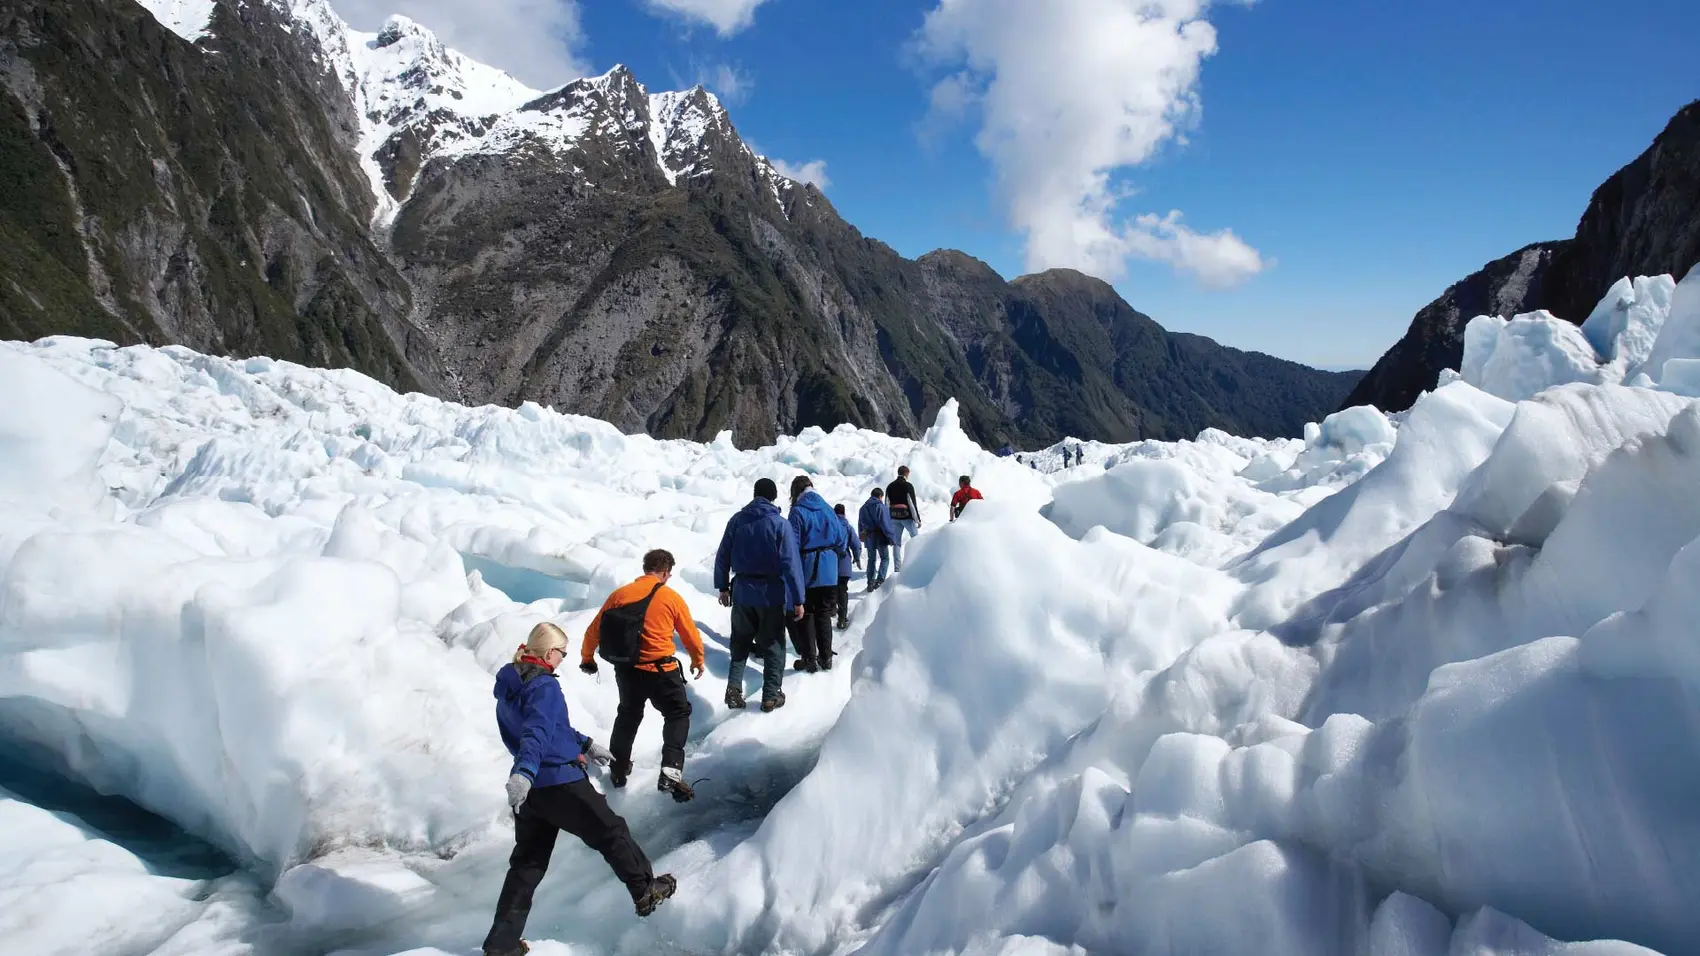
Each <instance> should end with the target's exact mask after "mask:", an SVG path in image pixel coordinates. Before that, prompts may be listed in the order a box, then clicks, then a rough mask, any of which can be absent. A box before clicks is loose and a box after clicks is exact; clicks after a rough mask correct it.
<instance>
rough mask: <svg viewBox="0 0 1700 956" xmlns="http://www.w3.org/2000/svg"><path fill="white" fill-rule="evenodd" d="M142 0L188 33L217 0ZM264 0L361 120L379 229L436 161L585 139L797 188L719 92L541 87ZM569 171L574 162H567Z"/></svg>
mask: <svg viewBox="0 0 1700 956" xmlns="http://www.w3.org/2000/svg"><path fill="white" fill-rule="evenodd" d="M144 2H145V4H146V6H147V7H148V9H149V10H150V11H152V12H153V14H154V16H155V17H156V18H157V19H159V20H160V22H162V23H164V24H165V25H166V26H168V27H170V28H171V29H172V30H174V31H175V32H177V33H179V34H180V35H182V36H184V37H187V38H189V39H191V40H193V39H196V38H198V37H200V36H204V35H205V33H206V29H207V23H208V22H209V21H210V18H211V15H212V10H213V6H214V0H144ZM269 2H270V3H272V4H273V5H274V6H275V8H276V9H278V10H279V11H280V12H283V13H285V14H286V15H287V16H288V17H289V19H290V21H291V22H292V23H294V24H295V25H296V27H297V28H298V29H300V30H303V31H304V32H305V33H306V34H307V35H309V36H310V37H312V39H313V40H314V41H315V42H316V44H317V46H318V48H319V51H320V54H321V55H322V57H323V59H324V67H325V69H326V70H327V71H329V72H330V73H331V74H332V75H333V76H334V77H335V78H336V79H337V81H338V82H339V83H340V84H341V86H342V88H343V90H344V92H345V93H346V94H347V96H348V97H349V101H350V103H351V105H352V107H353V109H354V112H355V113H356V115H357V116H358V117H359V120H360V143H359V151H360V159H361V164H362V166H363V167H364V168H365V170H366V173H367V175H368V177H369V178H370V180H371V183H372V191H373V195H374V196H375V198H376V199H377V203H378V207H377V212H376V215H375V220H376V222H375V225H378V226H383V225H386V224H387V223H388V222H389V221H390V220H392V219H393V218H394V216H395V215H396V213H397V212H398V211H399V209H400V204H401V203H402V202H403V201H405V199H406V198H407V196H408V194H409V193H410V192H411V190H412V188H413V184H414V180H415V179H416V177H417V176H418V174H419V172H420V171H421V170H422V169H424V167H425V165H426V164H427V163H429V162H430V161H431V160H433V159H436V158H445V159H455V158H459V157H465V156H473V155H505V154H510V153H516V152H520V151H523V150H540V151H542V152H544V153H546V154H552V155H554V156H558V157H563V158H564V157H566V156H567V155H568V154H570V153H572V152H573V151H574V150H577V149H580V148H582V147H583V146H585V145H586V143H587V142H588V141H589V140H595V141H597V142H599V143H601V144H602V145H603V146H605V147H606V148H608V149H609V150H610V151H611V153H610V155H612V156H615V157H619V156H631V155H633V154H634V153H648V154H650V155H651V156H652V157H653V161H654V162H655V164H656V166H657V167H658V169H659V171H660V173H661V174H662V176H663V177H665V178H666V180H667V182H668V183H669V184H672V185H680V184H682V183H684V182H689V181H692V180H694V179H697V178H699V177H703V176H707V175H710V174H712V173H714V172H716V164H715V162H714V158H715V156H716V154H720V155H722V156H724V155H727V154H726V153H723V152H721V150H722V149H730V150H734V151H737V152H741V153H743V154H745V155H747V156H748V157H749V159H750V160H751V161H752V162H753V164H754V166H755V168H756V173H757V175H758V177H759V178H760V179H761V180H763V181H765V183H766V185H767V186H768V187H769V188H770V189H771V191H772V194H773V196H774V198H775V200H776V201H778V202H779V203H780V205H781V206H783V205H784V196H785V193H786V192H787V191H788V190H789V189H791V188H793V187H795V186H796V184H795V183H793V182H791V181H790V180H788V179H786V178H785V177H784V176H781V175H780V174H779V173H778V172H777V171H776V170H775V169H774V167H773V165H772V164H771V163H769V162H768V161H767V160H766V159H765V158H763V157H761V156H759V155H757V154H756V153H755V152H754V151H753V150H751V149H750V148H749V146H748V145H746V144H745V143H744V142H743V140H742V139H741V138H740V137H739V136H738V133H737V130H736V129H735V128H734V127H733V125H732V120H731V117H730V116H729V115H728V114H727V112H726V108H725V106H724V105H723V104H722V103H721V102H720V99H719V98H718V97H716V96H715V95H714V94H713V93H711V92H710V91H708V90H707V89H705V88H704V87H702V86H700V85H699V86H695V87H692V88H690V89H688V90H682V91H665V92H658V93H651V92H649V91H648V90H647V89H646V88H645V87H644V86H643V84H641V83H639V82H638V80H637V78H636V76H635V75H634V74H633V73H632V71H631V69H630V68H628V67H627V66H625V65H624V64H616V65H615V66H614V67H613V68H611V69H610V70H608V71H607V72H606V73H604V74H602V75H600V76H592V77H583V78H579V79H575V80H573V81H571V82H569V83H567V84H565V85H563V86H560V87H557V88H555V89H553V90H550V91H547V92H545V91H540V90H536V89H533V88H531V87H529V86H527V85H526V84H524V83H522V82H520V81H519V80H518V79H516V78H514V77H513V76H512V75H510V74H508V73H506V72H504V71H502V70H500V69H497V68H495V67H492V66H489V65H487V64H484V63H480V62H478V61H477V60H474V59H472V58H471V57H468V56H465V55H464V54H462V53H460V52H458V51H456V50H455V49H453V48H452V47H450V46H449V45H447V44H446V43H444V42H443V41H442V39H441V38H439V37H438V36H437V35H436V33H434V32H433V31H432V30H431V29H430V28H429V27H427V26H426V25H424V24H422V23H419V22H418V21H415V20H413V19H411V18H409V17H406V16H402V15H399V14H397V15H393V16H391V17H389V18H388V19H387V20H386V21H385V22H384V24H383V26H382V27H381V28H380V29H379V30H378V31H377V32H375V33H368V32H364V31H360V30H356V29H354V28H352V27H350V26H349V25H348V23H347V22H346V21H344V20H343V19H342V17H341V16H340V15H338V14H337V12H336V11H335V9H334V8H333V7H332V6H331V3H330V2H329V0H269ZM645 142H647V143H648V144H649V146H648V148H647V149H646V148H645V146H644V143H645ZM570 168H572V169H574V170H577V169H580V168H581V164H580V163H579V162H577V161H572V162H571V163H570Z"/></svg>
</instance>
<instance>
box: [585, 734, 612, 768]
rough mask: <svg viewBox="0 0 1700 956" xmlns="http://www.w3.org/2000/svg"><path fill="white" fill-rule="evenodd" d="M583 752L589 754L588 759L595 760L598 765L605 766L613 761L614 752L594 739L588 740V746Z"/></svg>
mask: <svg viewBox="0 0 1700 956" xmlns="http://www.w3.org/2000/svg"><path fill="white" fill-rule="evenodd" d="M585 752H586V753H588V754H590V759H592V760H594V761H596V765H597V766H598V767H606V766H608V765H609V764H611V763H613V762H614V754H613V753H612V752H611V751H610V750H609V749H608V748H607V747H604V746H602V745H601V744H599V743H597V742H596V741H594V740H592V741H591V742H590V747H589V748H587V749H586V751H585Z"/></svg>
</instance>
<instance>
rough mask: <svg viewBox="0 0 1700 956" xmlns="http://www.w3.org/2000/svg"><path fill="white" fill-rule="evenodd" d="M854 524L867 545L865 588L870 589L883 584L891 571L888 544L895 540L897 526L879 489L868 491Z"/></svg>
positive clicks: (883, 492)
mask: <svg viewBox="0 0 1700 956" xmlns="http://www.w3.org/2000/svg"><path fill="white" fill-rule="evenodd" d="M856 527H857V529H858V530H859V531H861V534H862V543H863V544H864V545H867V548H868V590H870V591H872V590H875V589H877V588H878V587H879V586H880V585H882V584H884V583H885V575H886V572H888V571H890V570H891V546H892V545H894V544H896V543H897V528H896V526H895V524H894V523H893V522H892V520H891V512H890V511H889V510H888V509H887V508H886V506H885V491H884V490H883V489H881V488H878V487H875V488H874V490H873V491H870V492H868V500H867V501H864V502H862V510H861V511H859V512H857V514H856Z"/></svg>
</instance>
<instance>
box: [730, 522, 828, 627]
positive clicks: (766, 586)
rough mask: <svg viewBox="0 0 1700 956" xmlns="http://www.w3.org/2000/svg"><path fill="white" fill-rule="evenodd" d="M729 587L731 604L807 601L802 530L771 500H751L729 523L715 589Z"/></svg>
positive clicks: (793, 604)
mask: <svg viewBox="0 0 1700 956" xmlns="http://www.w3.org/2000/svg"><path fill="white" fill-rule="evenodd" d="M833 583H834V584H836V583H838V582H837V581H836V580H834V581H833ZM728 587H730V588H731V589H732V603H733V604H737V605H741V606H743V607H783V608H793V607H796V606H797V605H799V604H801V603H803V588H804V584H803V562H802V558H801V556H800V555H799V554H798V552H797V534H796V532H794V531H792V530H791V524H790V522H788V521H786V520H785V517H784V516H783V515H781V514H780V513H779V506H778V505H776V504H774V503H773V502H771V501H768V500H767V499H766V498H755V499H753V500H751V501H750V503H749V504H747V505H745V506H744V508H743V510H742V511H739V512H738V513H737V514H735V515H733V516H732V520H731V521H728V522H726V533H725V534H724V535H722V536H721V538H720V550H719V551H717V552H715V555H714V589H715V590H716V591H724V590H726V589H727V588H728Z"/></svg>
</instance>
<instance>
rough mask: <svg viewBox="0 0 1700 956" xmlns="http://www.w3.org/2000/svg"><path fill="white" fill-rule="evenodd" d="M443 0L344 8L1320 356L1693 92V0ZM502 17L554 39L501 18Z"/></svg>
mask: <svg viewBox="0 0 1700 956" xmlns="http://www.w3.org/2000/svg"><path fill="white" fill-rule="evenodd" d="M333 2H334V0H333ZM445 2H448V0H391V2H388V3H386V2H384V0H347V2H346V3H344V4H338V6H339V9H341V8H342V7H344V6H346V5H348V4H352V5H353V9H351V10H349V9H345V10H344V14H345V16H348V18H349V19H350V20H351V21H352V22H354V23H355V24H356V25H357V26H368V27H369V26H371V25H372V24H371V22H370V20H371V18H372V13H373V12H374V11H375V10H376V8H379V7H385V6H387V7H390V8H393V9H394V10H396V11H398V12H405V13H408V14H409V15H412V16H414V17H415V18H416V19H418V20H420V21H421V22H423V23H425V24H426V25H427V26H431V27H433V28H435V29H437V30H439V32H441V33H443V34H444V38H445V40H447V41H449V42H450V43H451V44H452V45H456V46H458V47H460V48H462V49H463V50H465V51H466V52H467V53H469V54H471V55H474V56H477V57H478V58H480V59H484V60H486V61H488V62H492V63H494V64H496V65H498V66H502V67H504V68H507V69H509V70H510V71H512V72H514V73H516V75H519V76H520V78H522V79H524V80H526V81H527V82H529V83H531V84H532V85H534V86H539V87H546V86H553V85H558V83H560V82H564V81H565V80H566V79H570V78H571V74H573V73H575V72H581V71H582V72H600V71H602V70H605V69H607V68H608V67H610V66H612V65H613V64H615V63H626V64H628V65H629V66H631V67H632V68H633V69H634V70H635V71H636V73H637V75H638V77H639V79H640V80H642V81H643V82H644V83H645V84H646V85H647V86H649V87H650V88H651V89H652V90H653V89H662V88H672V87H677V86H681V85H690V84H692V83H695V82H699V81H700V82H704V83H706V84H707V85H708V86H710V88H712V89H715V90H716V91H717V92H719V93H720V94H722V97H723V98H724V99H725V100H726V101H727V104H728V108H729V109H730V110H731V113H732V117H733V120H734V122H735V123H736V124H737V126H738V127H739V129H740V131H741V132H742V133H743V134H744V136H745V137H746V138H747V139H749V140H750V141H752V142H753V143H755V144H757V145H758V146H759V148H760V149H762V150H763V151H764V152H766V153H767V154H769V155H770V156H773V157H776V158H778V159H781V160H784V161H786V162H787V163H789V164H791V165H792V166H794V167H800V166H802V165H803V164H805V163H808V162H810V161H818V162H820V163H823V164H824V172H825V179H826V186H827V190H826V191H827V195H828V197H829V198H830V199H831V200H832V201H833V203H834V204H835V205H836V206H837V207H838V209H839V211H840V212H841V213H842V214H843V215H844V217H845V218H846V219H848V220H849V221H850V222H851V223H853V224H855V225H856V226H857V227H858V228H860V229H861V230H862V231H863V233H865V234H866V235H869V236H872V237H874V238H878V239H881V240H883V241H885V242H887V243H889V244H890V245H892V246H893V247H894V248H896V249H897V250H898V251H899V252H901V253H903V254H904V255H907V256H917V255H920V254H922V253H925V252H927V251H929V250H931V249H935V248H940V247H952V248H957V249H962V250H964V251H966V252H968V253H970V254H971V255H974V256H977V257H979V258H981V259H983V260H985V261H986V262H988V263H990V264H991V265H992V267H993V268H995V269H997V271H998V272H1000V273H1002V274H1003V275H1005V276H1007V277H1013V276H1016V275H1020V274H1022V273H1023V272H1025V271H1028V270H1029V269H1030V268H1032V267H1037V266H1044V265H1056V264H1069V265H1075V266H1078V267H1081V268H1083V269H1085V270H1086V271H1090V272H1093V273H1095V274H1100V275H1105V276H1107V277H1111V278H1113V280H1114V282H1115V285H1116V287H1117V289H1118V290H1119V291H1120V292H1121V293H1122V295H1123V296H1124V297H1126V298H1127V299H1128V301H1129V302H1130V303H1132V305H1133V306H1134V307H1135V308H1137V309H1140V310H1141V311H1143V312H1146V313H1147V314H1149V315H1151V316H1152V317H1153V318H1155V319H1157V320H1158V321H1159V322H1161V323H1162V324H1164V325H1165V326H1167V327H1169V328H1171V329H1177V330H1184V331H1189V332H1197V333H1200V334H1204V335H1209V336H1211V337H1213V338H1215V339H1217V340H1218V341H1221V342H1223V343H1225V344H1229V345H1233V346H1236V347H1240V348H1249V349H1257V350H1260V351H1266V352H1270V353H1273V354H1276V355H1280V356H1283V357H1287V358H1292V359H1297V360H1299V361H1304V362H1309V363H1312V364H1317V365H1323V366H1331V367H1345V366H1356V367H1367V366H1368V364H1369V363H1371V362H1373V361H1374V360H1375V359H1376V358H1377V357H1378V356H1379V355H1380V354H1381V353H1382V352H1383V351H1384V350H1385V349H1386V348H1387V347H1388V346H1389V345H1391V344H1392V343H1393V341H1395V340H1396V339H1397V338H1398V337H1399V335H1400V334H1402V333H1403V331H1404V329H1405V326H1406V325H1407V324H1408V323H1409V321H1410V318H1411V316H1412V315H1413V314H1414V313H1415V312H1416V310H1417V309H1419V308H1421V307H1422V306H1423V305H1424V304H1425V303H1427V302H1428V301H1430V300H1431V299H1433V298H1435V297H1436V296H1438V295H1439V294H1440V293H1441V292H1442V291H1443V290H1444V289H1445V288H1446V286H1447V285H1449V284H1450V283H1452V282H1454V281H1456V280H1458V279H1460V278H1462V277H1464V276H1465V275H1467V274H1468V273H1470V272H1472V271H1474V270H1475V269H1477V268H1478V267H1480V266H1481V265H1482V264H1483V263H1485V262H1487V261H1489V260H1491V259H1494V258H1498V257H1499V256H1502V255H1505V254H1508V253H1510V252H1512V251H1513V250H1515V249H1517V248H1518V247H1520V246H1522V245H1525V244H1527V243H1529V242H1534V241H1537V240H1541V239H1551V238H1562V237H1567V236H1569V235H1570V234H1571V233H1572V232H1573V230H1574V228H1575V224H1576V220H1577V218H1578V217H1579V216H1580V214H1581V212H1582V210H1583V208H1584V207H1585V205H1586V203H1587V200H1588V197H1589V195H1590V194H1591V192H1592V190H1593V189H1594V188H1595V187H1596V186H1598V185H1599V183H1600V182H1602V181H1603V180H1604V179H1605V178H1606V177H1607V176H1608V175H1610V174H1611V173H1612V172H1613V171H1614V170H1616V169H1617V168H1618V167H1619V166H1621V165H1623V164H1624V163H1626V162H1628V161H1629V160H1631V159H1633V158H1634V157H1635V156H1636V155H1637V154H1639V153H1640V152H1641V151H1642V150H1643V149H1644V148H1645V147H1646V146H1647V145H1648V144H1649V143H1650V142H1651V140H1652V138H1653V137H1654V136H1655V135H1656V134H1657V133H1658V131H1659V130H1660V129H1662V128H1663V127H1664V124H1665V123H1666V122H1667V121H1668V120H1669V118H1670V116H1671V115H1672V114H1673V113H1674V112H1675V111H1676V110H1677V109H1678V108H1680V107H1681V106H1682V105H1683V104H1685V103H1687V102H1689V101H1690V100H1692V99H1694V98H1696V97H1700V60H1697V59H1696V57H1695V55H1694V52H1693V43H1694V41H1695V38H1696V37H1700V4H1696V3H1694V2H1693V0H1620V2H1618V3H1615V4H1611V5H1607V4H1601V3H1598V2H1597V0H1595V2H1581V0H1496V2H1490V3H1483V2H1465V0H1427V2H1424V3H1420V4H1416V3H1411V4H1400V3H1363V2H1361V0H1360V2H1357V3H1346V2H1343V0H1260V2H1258V3H1255V4H1252V5H1245V4H1241V3H1215V4H1210V3H1207V2H1205V0H1147V2H1144V3H1142V2H1139V0H1044V2H1039V0H854V2H846V0H765V2H763V0H583V2H578V3H576V4H575V3H569V2H565V0H487V2H488V4H489V6H490V9H491V10H492V11H495V10H497V9H498V8H506V14H507V15H506V16H505V17H504V16H503V15H498V14H496V13H492V14H491V15H490V16H489V17H488V18H487V19H486V21H485V22H484V24H483V25H482V26H474V27H465V26H460V25H455V24H450V25H448V27H449V28H445V25H444V24H443V23H442V22H441V21H442V18H441V17H433V9H432V8H433V7H434V6H436V5H438V4H442V3H445ZM1608 6H1609V9H1608ZM369 8H370V9H369ZM1141 9H1143V10H1146V11H1147V14H1146V17H1147V19H1148V20H1154V21H1155V22H1149V23H1148V22H1141V21H1139V20H1138V18H1137V16H1135V14H1133V13H1132V12H1131V11H1138V10H1141ZM1151 11H1155V14H1154V15H1153V14H1152V13H1151ZM1130 17H1134V18H1133V19H1130ZM515 23H518V24H525V23H531V24H542V25H543V27H542V33H543V36H545V37H548V38H549V42H547V43H545V44H543V45H542V46H541V47H540V46H539V43H538V42H531V43H526V44H518V43H511V42H504V33H511V32H512V30H513V24H515ZM480 31H482V32H480ZM532 32H533V33H534V34H535V33H536V32H537V30H535V29H534V30H533V31H532ZM532 39H533V40H534V41H535V40H537V39H538V38H537V37H536V36H533V38H532ZM952 77H959V78H960V80H952V79H951V78H952ZM946 81H948V82H946ZM941 83H944V87H943V88H942V89H941V88H940V84H941ZM964 91H966V92H967V93H968V94H969V95H967V96H960V95H956V94H960V93H962V92H964ZM946 107H948V108H946ZM982 133H985V135H984V136H982V135H981V134H982ZM820 168H821V167H819V166H817V167H815V169H816V170H817V171H818V170H819V169H820ZM1170 210H1179V211H1180V212H1181V214H1182V218H1180V219H1179V220H1177V221H1170V222H1153V221H1151V220H1146V221H1145V223H1144V224H1140V223H1139V221H1138V219H1137V217H1138V216H1140V215H1142V214H1155V215H1156V216H1164V215H1166V214H1167V213H1168V212H1169V211H1170ZM1224 230H1227V231H1228V232H1229V234H1227V235H1224V234H1223V231H1224ZM1604 291H1605V290H1603V289H1602V290H1601V292H1602V293H1603V292H1604Z"/></svg>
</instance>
